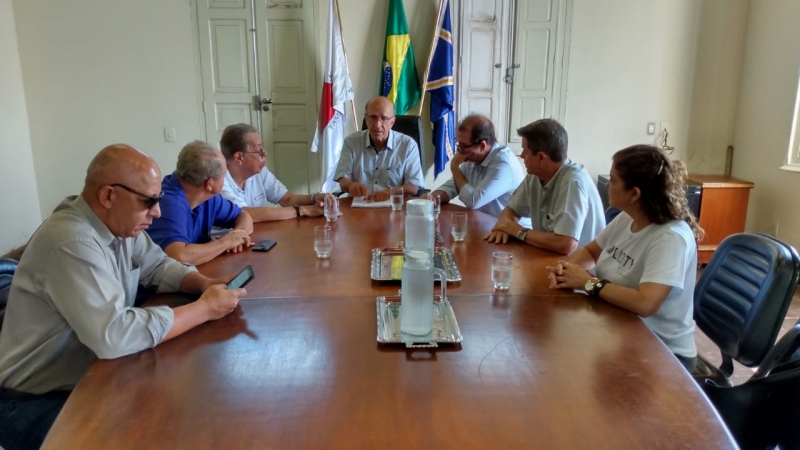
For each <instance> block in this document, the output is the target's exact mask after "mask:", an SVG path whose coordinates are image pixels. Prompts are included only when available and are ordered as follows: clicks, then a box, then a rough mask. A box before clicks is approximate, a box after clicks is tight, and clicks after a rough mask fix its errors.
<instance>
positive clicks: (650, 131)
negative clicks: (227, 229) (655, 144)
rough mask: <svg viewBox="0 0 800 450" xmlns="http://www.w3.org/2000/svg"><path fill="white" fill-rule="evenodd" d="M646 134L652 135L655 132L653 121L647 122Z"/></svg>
mask: <svg viewBox="0 0 800 450" xmlns="http://www.w3.org/2000/svg"><path fill="white" fill-rule="evenodd" d="M647 134H649V135H651V136H652V135H654V134H656V123H655V122H648V123H647Z"/></svg>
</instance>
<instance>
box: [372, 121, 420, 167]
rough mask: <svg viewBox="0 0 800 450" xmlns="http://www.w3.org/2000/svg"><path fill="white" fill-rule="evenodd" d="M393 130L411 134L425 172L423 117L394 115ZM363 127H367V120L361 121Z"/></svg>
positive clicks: (407, 134)
mask: <svg viewBox="0 0 800 450" xmlns="http://www.w3.org/2000/svg"><path fill="white" fill-rule="evenodd" d="M394 117H395V119H394V125H392V130H393V131H396V132H398V133H403V134H405V135H406V136H409V137H410V138H411V139H414V141H415V142H416V143H417V147H419V164H420V167H422V171H423V173H424V172H425V149H424V148H423V147H422V119H421V118H420V117H419V116H394ZM361 129H362V130H366V129H367V122H366V121H363V120H362V121H361Z"/></svg>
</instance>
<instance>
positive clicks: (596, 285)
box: [583, 277, 610, 297]
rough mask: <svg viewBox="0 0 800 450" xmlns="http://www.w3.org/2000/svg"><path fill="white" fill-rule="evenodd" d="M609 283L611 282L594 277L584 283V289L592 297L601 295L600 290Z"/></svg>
mask: <svg viewBox="0 0 800 450" xmlns="http://www.w3.org/2000/svg"><path fill="white" fill-rule="evenodd" d="M608 283H610V281H608V280H601V279H599V278H597V277H592V278H589V279H588V280H586V283H585V284H584V285H583V290H584V291H586V294H588V295H589V296H590V297H597V296H598V295H600V290H601V289H603V288H604V287H605V285H606V284H608Z"/></svg>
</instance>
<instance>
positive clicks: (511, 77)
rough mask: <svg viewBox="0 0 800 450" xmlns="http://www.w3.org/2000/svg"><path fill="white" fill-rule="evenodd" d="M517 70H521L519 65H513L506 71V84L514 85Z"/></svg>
mask: <svg viewBox="0 0 800 450" xmlns="http://www.w3.org/2000/svg"><path fill="white" fill-rule="evenodd" d="M516 69H519V64H514V65H511V66H509V67H508V69H506V77H505V82H506V83H508V84H513V83H514V70H516Z"/></svg>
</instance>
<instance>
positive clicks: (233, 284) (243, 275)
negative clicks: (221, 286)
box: [228, 266, 255, 289]
mask: <svg viewBox="0 0 800 450" xmlns="http://www.w3.org/2000/svg"><path fill="white" fill-rule="evenodd" d="M254 276H255V273H254V272H253V267H252V266H247V267H245V268H244V269H243V270H242V271H241V272H239V275H236V276H235V277H233V279H232V280H231V281H230V282H229V283H228V289H239V288H241V287H244V286H245V285H246V284H247V283H249V282H250V280H252V279H253V277H254Z"/></svg>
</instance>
